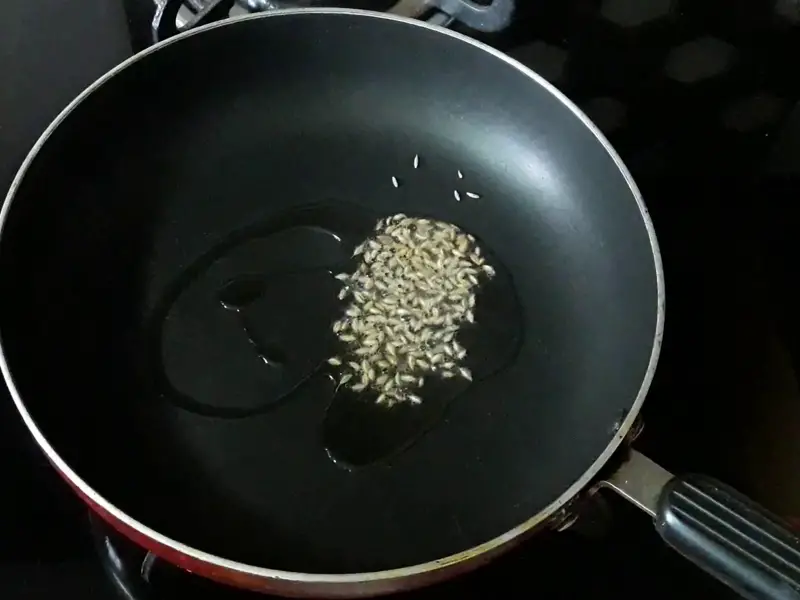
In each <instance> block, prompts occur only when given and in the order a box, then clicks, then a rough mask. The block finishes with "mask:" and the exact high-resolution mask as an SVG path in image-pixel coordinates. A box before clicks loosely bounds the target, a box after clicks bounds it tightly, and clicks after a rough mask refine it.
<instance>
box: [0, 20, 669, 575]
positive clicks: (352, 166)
mask: <svg viewBox="0 0 800 600" xmlns="http://www.w3.org/2000/svg"><path fill="white" fill-rule="evenodd" d="M142 98H145V99H146V102H142V101H141V100H142ZM415 155H419V157H420V159H421V161H420V162H421V164H420V166H419V168H418V169H415V168H414V166H413V164H412V163H413V158H414V156H415ZM458 171H461V173H462V174H463V176H464V177H463V179H459V178H458V175H457V172H458ZM392 177H396V178H397V179H398V182H399V187H397V188H395V187H394V186H393V185H392ZM454 189H461V191H462V192H466V191H472V192H475V193H476V194H479V195H480V198H478V199H470V198H463V197H462V200H461V201H460V202H458V201H456V200H455V198H454V193H453V191H454ZM399 212H402V213H405V214H409V215H424V216H429V217H432V218H436V219H441V220H445V221H450V222H453V223H455V224H456V225H458V226H459V227H461V228H463V229H464V230H466V231H468V232H470V233H473V234H474V235H475V236H476V237H477V238H478V239H479V240H480V242H481V244H483V245H484V246H485V248H486V250H487V252H490V253H491V256H493V257H496V259H497V261H498V262H499V263H500V264H501V265H502V268H503V269H506V270H507V272H508V273H509V275H510V278H511V279H512V280H513V285H514V292H515V295H516V302H517V303H518V308H519V313H518V315H516V316H515V317H514V318H518V319H519V327H518V329H519V331H518V335H517V338H516V339H517V346H516V347H515V348H514V352H513V355H514V360H513V361H510V362H509V363H508V364H505V365H504V368H502V369H501V370H499V372H497V373H495V374H494V375H493V376H491V377H488V378H486V379H484V380H482V381H478V382H476V383H475V384H474V385H472V386H470V387H469V388H468V389H467V390H466V391H465V392H464V393H463V394H461V395H459V396H458V397H457V398H455V399H454V400H453V402H452V403H451V404H450V405H449V406H448V408H447V411H446V413H445V414H444V416H443V417H442V418H441V419H440V420H438V422H436V423H435V424H434V426H433V427H432V428H431V430H430V431H429V432H428V433H427V434H426V435H424V436H422V437H421V438H420V439H418V440H417V441H416V443H414V444H413V445H411V446H410V447H409V448H408V449H406V450H405V451H404V452H402V453H399V454H397V455H396V456H395V457H393V458H392V459H391V460H389V461H386V462H385V463H380V464H376V465H372V466H369V467H365V468H362V469H356V470H353V471H348V470H345V469H342V468H341V467H340V466H337V465H336V464H334V463H333V462H332V461H331V460H330V459H329V458H328V456H327V454H326V452H325V449H324V447H323V445H322V444H321V442H320V428H321V424H322V422H323V419H324V417H325V410H326V406H327V404H328V402H329V401H330V394H329V393H328V391H326V390H327V388H326V387H325V385H324V384H320V383H318V380H317V379H315V378H314V377H306V375H308V373H311V372H316V371H315V369H316V368H317V367H318V364H317V363H314V364H311V363H313V360H318V358H315V359H313V360H311V359H309V360H311V363H308V364H305V363H304V364H305V366H303V367H302V368H301V366H298V367H297V374H298V375H297V377H296V380H297V381H296V382H295V383H298V387H297V389H296V390H294V392H296V393H294V395H290V396H288V399H287V400H286V401H282V402H275V403H274V404H271V405H270V404H269V403H268V402H267V401H268V400H269V398H268V396H269V394H267V393H263V394H262V392H263V390H264V389H265V388H264V387H263V386H267V384H266V383H264V379H263V378H262V373H263V371H256V369H258V368H262V367H263V368H266V367H264V365H260V364H259V356H255V355H252V354H248V352H251V350H252V348H250V347H249V346H248V345H247V340H246V339H245V336H244V335H243V333H242V329H241V327H239V326H238V325H237V324H236V322H235V320H234V319H233V318H231V319H228V317H232V315H231V314H227V313H226V314H225V315H224V316H219V315H220V314H222V313H224V309H223V308H221V307H220V306H219V301H218V298H217V297H216V296H214V295H213V294H212V293H211V292H212V291H213V290H215V289H216V288H214V286H213V285H211V284H208V285H207V283H208V278H217V279H218V280H219V281H217V283H219V282H221V281H222V280H223V279H225V280H226V281H227V280H229V279H230V277H232V276H237V277H238V276H250V275H252V274H254V273H255V274H258V273H259V272H261V271H264V270H271V271H273V272H275V273H279V272H280V273H284V274H287V273H288V274H289V275H286V277H289V279H286V280H283V279H273V280H272V281H273V284H274V285H273V287H272V288H271V292H270V294H271V297H273V298H276V299H277V300H276V302H277V304H275V306H279V307H281V308H279V309H278V308H275V310H274V311H273V313H274V314H271V315H270V319H271V321H269V322H270V323H272V325H271V326H274V327H275V328H278V329H280V335H278V336H277V339H276V340H273V342H274V344H273V346H272V347H271V348H270V349H268V350H265V351H264V352H266V353H268V354H269V353H271V354H270V356H271V357H272V359H273V362H280V361H281V360H285V361H287V362H289V363H290V362H291V361H292V360H293V359H292V356H293V353H296V352H298V349H299V351H300V352H301V353H302V352H303V351H305V350H304V349H308V351H309V352H311V351H313V352H317V353H318V354H319V352H320V344H323V343H325V342H324V340H325V339H326V338H325V336H326V335H327V333H326V332H327V329H325V328H326V323H327V322H328V321H327V319H328V317H329V315H327V314H324V313H321V312H320V311H321V310H323V309H322V307H325V308H324V310H332V309H331V306H332V304H331V302H330V297H331V294H332V293H333V294H335V290H333V288H330V286H327V284H321V283H318V282H316V281H317V280H313V281H311V282H310V283H309V282H305V283H303V282H300V283H298V281H295V280H294V279H291V277H290V275H291V274H292V273H297V272H300V271H302V270H304V269H323V270H324V269H328V268H333V267H334V266H336V265H337V264H338V262H339V261H341V260H346V258H347V254H348V253H349V250H348V248H347V247H346V246H347V244H348V243H350V241H352V240H353V239H355V238H357V237H358V236H359V235H362V234H363V232H364V230H363V225H364V223H367V224H368V225H371V224H372V223H373V222H374V221H373V219H376V218H380V217H382V216H387V215H390V214H395V213H399ZM286 215H300V216H296V218H295V217H291V218H290V217H287V216H286ZM354 215H356V216H354ZM292 219H295V220H292ZM276 236H277V238H276ZM280 236H284V237H283V238H281V237H280ZM276 239H279V240H282V241H276ZM265 240H266V241H265ZM243 248H244V250H243ZM237 253H238V254H237ZM240 255H241V256H240ZM340 255H341V256H340ZM226 261H227V262H226ZM220 265H222V266H220ZM215 269H217V271H214V270H215ZM0 273H2V276H3V277H4V280H5V281H6V282H13V284H11V283H7V289H8V290H9V292H8V293H7V294H5V295H4V302H5V310H4V311H2V312H0V334H1V335H2V344H3V352H4V355H5V358H6V360H7V363H8V366H9V368H10V371H11V373H12V375H13V378H14V382H15V385H16V387H17V389H18V391H19V393H20V395H21V397H22V398H23V400H24V403H25V406H26V408H27V410H28V411H29V412H30V415H31V417H32V418H33V420H34V421H35V423H36V425H37V426H38V427H39V428H40V430H41V431H42V433H43V435H44V436H45V438H46V439H47V440H48V441H49V442H50V444H51V445H52V446H53V448H54V449H55V451H56V452H57V453H58V454H59V455H60V456H61V457H62V458H63V459H64V460H65V461H66V463H67V464H68V465H70V466H71V467H72V468H73V469H74V470H75V472H76V473H78V475H79V476H80V477H82V478H83V479H84V480H85V481H86V482H87V484H88V485H89V486H91V487H92V488H93V489H94V490H96V491H97V492H98V493H99V494H100V495H101V496H102V497H104V498H105V499H107V500H108V501H109V502H111V503H112V504H113V505H115V506H117V507H119V508H120V509H121V510H123V511H125V512H126V513H128V514H129V515H131V516H132V517H133V518H135V519H137V520H139V521H140V522H142V523H144V524H145V525H147V526H149V527H152V528H153V529H155V530H156V531H158V532H160V533H163V534H164V535H166V536H169V537H171V538H173V539H175V540H178V541H180V542H182V543H184V544H187V545H189V546H191V547H195V548H198V549H200V550H203V551H206V552H209V553H211V554H215V555H218V556H221V557H224V558H227V559H232V560H237V561H241V562H244V563H248V564H253V565H257V566H263V567H269V568H274V569H282V570H287V571H296V572H311V573H348V572H366V571H378V570H385V569H390V568H397V567H403V566H408V565H413V564H419V563H422V562H426V561H430V560H434V559H437V558H440V557H443V556H447V555H451V554H454V553H457V552H460V551H463V550H466V549H468V548H471V547H473V546H475V545H478V544H481V543H484V542H487V541H488V540H490V539H493V538H495V537H496V536H499V535H501V534H503V533H505V532H506V531H508V530H510V529H512V528H514V527H516V526H518V525H520V524H521V523H523V522H525V521H526V520H527V519H529V518H531V517H532V516H534V515H536V514H537V513H539V512H540V511H542V510H543V509H545V508H546V507H547V506H548V505H549V504H550V503H551V502H553V501H554V500H556V499H557V498H558V497H559V496H561V495H562V494H563V493H564V492H565V491H566V490H567V489H568V488H569V486H570V485H572V484H573V483H574V482H575V481H577V480H578V479H579V478H580V477H581V475H582V474H584V472H585V471H586V470H587V469H588V468H590V467H591V465H592V464H593V463H594V462H595V460H596V459H597V457H598V456H599V455H600V454H601V453H602V452H603V450H604V449H605V448H606V447H607V446H608V444H609V443H610V442H611V440H612V438H613V436H614V434H615V431H616V429H615V426H616V425H617V424H618V423H619V422H620V421H621V419H622V418H623V417H624V416H625V415H626V414H627V413H628V412H629V411H630V410H631V409H632V408H633V407H634V405H635V403H636V399H637V394H638V393H639V390H640V387H641V385H642V381H643V379H644V378H645V375H646V372H647V370H648V367H649V362H650V356H651V352H652V350H653V344H654V335H655V332H656V329H657V318H658V312H657V307H658V281H657V273H656V264H655V261H654V258H653V248H652V242H651V239H650V237H649V235H648V230H647V228H646V226H645V222H644V220H643V217H642V214H641V212H640V208H639V206H638V205H637V202H636V198H635V195H634V193H633V191H632V190H631V189H630V186H629V183H628V181H627V180H626V178H625V177H624V175H623V173H622V172H620V170H619V167H618V165H617V164H616V162H615V160H614V159H613V157H612V156H611V155H609V154H608V152H607V150H606V148H605V147H604V145H603V144H602V143H601V142H600V141H599V140H598V139H597V137H596V136H595V135H594V133H593V132H592V130H591V129H590V128H588V127H587V126H586V124H585V123H584V122H583V121H582V120H581V119H580V118H579V117H578V116H577V115H576V114H574V113H573V112H572V111H571V110H570V108H569V107H568V106H566V105H565V104H563V102H562V101H561V100H560V99H559V98H558V97H557V96H555V95H553V94H552V93H551V91H549V90H548V89H547V87H546V86H544V85H543V84H542V83H540V82H539V81H537V80H536V79H534V78H531V77H529V76H528V75H527V74H525V73H524V72H522V71H519V70H518V69H517V68H516V67H515V66H513V65H511V64H509V63H507V62H505V61H503V60H501V59H499V58H498V57H497V56H495V55H493V54H491V53H490V52H487V51H486V50H485V49H483V48H482V47H480V46H476V45H473V44H471V43H467V42H465V41H463V40H461V39H459V38H457V37H452V36H451V35H449V34H442V33H440V32H437V31H435V30H433V29H428V28H424V27H418V26H415V25H413V24H410V23H406V22H402V21H395V20H389V19H382V18H367V17H365V16H363V15H361V16H359V15H353V14H345V13H340V14H319V13H313V12H312V13H308V14H291V15H282V16H277V17H267V18H260V19H250V20H244V21H241V22H237V23H232V24H229V25H225V26H222V27H218V28H214V29H211V30H208V31H205V32H203V33H201V34H197V35H192V36H188V37H185V38H183V39H182V40H180V41H178V42H176V43H173V44H169V45H166V46H165V47H163V48H161V49H159V50H158V51H156V52H153V53H151V54H148V55H146V56H144V57H143V58H141V59H140V60H139V61H137V62H133V63H132V64H130V65H129V66H128V67H127V68H125V69H124V70H122V71H120V72H119V73H118V74H116V75H115V76H114V77H112V78H111V79H109V80H108V81H106V82H105V83H103V84H102V85H101V86H100V87H98V88H97V89H96V90H95V91H94V92H93V93H92V94H90V95H89V96H87V97H86V98H85V99H84V100H83V101H82V102H80V103H79V104H78V105H77V106H76V107H75V108H74V110H73V111H72V112H71V113H69V114H68V115H67V116H66V118H65V119H64V120H63V121H62V122H61V123H60V125H59V126H58V127H57V128H56V129H55V130H54V131H53V132H52V135H51V136H50V137H49V139H48V140H47V142H46V143H45V144H44V146H43V147H42V148H41V150H40V151H39V153H38V155H37V156H36V157H35V159H34V160H33V161H32V162H31V163H30V165H29V168H28V171H27V173H26V174H25V177H24V178H23V179H22V181H21V184H20V185H19V187H18V188H17V189H16V193H15V195H14V198H13V207H12V209H11V210H10V212H9V213H8V217H7V220H6V222H5V223H4V226H3V231H2V239H1V240H0ZM226 278H227V279H226ZM290 279H291V281H290ZM275 282H284V283H281V285H277V284H276V283H275ZM195 284H196V286H195ZM284 284H285V290H284V291H285V295H281V294H283V292H282V291H281V290H282V289H284V288H281V286H282V285H284ZM191 286H195V287H194V288H192V289H193V290H194V291H193V292H191V293H192V294H195V297H197V298H200V299H199V300H197V301H196V302H194V303H193V302H189V303H188V304H185V305H180V306H178V305H177V304H176V303H177V302H178V300H176V298H178V297H180V294H181V293H182V291H183V290H184V289H189V287H191ZM332 290H333V291H332ZM203 298H205V299H203ZM278 300H280V301H279V302H278ZM176 306H178V308H176ZM212 306H213V308H211V307H212ZM204 311H207V312H204ZM208 311H210V312H208ZM281 311H286V313H285V314H284V313H283V312H281ZM228 312H229V313H230V311H228ZM211 313H214V316H213V318H211V317H209V318H208V319H206V317H207V316H208V315H210V314H211ZM509 318H511V316H509ZM225 319H228V320H227V321H226V320H225ZM212 321H213V323H211V322H212ZM207 323H211V324H207ZM226 323H227V324H226ZM181 324H183V325H181ZM181 327H182V328H181ZM478 327H480V323H479V324H478ZM170 328H172V329H170ZM167 330H169V331H173V334H169V335H170V336H171V337H170V339H169V344H167V345H168V346H169V348H167V350H165V343H166V342H164V339H163V336H164V335H167V334H165V333H164V332H165V331H167ZM323 330H325V331H324V332H323ZM276 331H277V329H276ZM154 332H155V333H154ZM174 332H178V333H174ZM321 332H322V333H321ZM159 336H162V337H159ZM154 340H155V341H154ZM314 356H317V355H314ZM321 356H324V354H322V355H321ZM287 357H288V358H287ZM261 358H263V357H261ZM168 359H169V360H172V361H173V362H174V364H175V365H177V366H176V367H175V369H176V371H175V372H180V373H182V374H183V375H182V376H183V377H184V380H182V381H184V383H185V386H184V387H185V388H186V386H189V387H188V388H186V389H184V390H183V392H184V393H183V394H182V395H183V396H184V398H183V400H185V401H181V400H179V399H178V398H177V397H173V395H174V394H172V392H174V390H172V391H165V388H164V386H163V385H162V383H163V379H164V372H163V371H164V363H165V362H166V361H167V360H168ZM307 362H308V361H307ZM254 365H256V366H254ZM309 365H310V367H309ZM303 369H305V371H304V370H303ZM254 373H255V375H254ZM264 377H266V375H265V376H264ZM173 383H174V382H173ZM181 385H183V384H181ZM191 386H194V387H191ZM267 387H269V386H267ZM291 387H292V386H291V385H289V386H288V387H287V390H284V391H285V392H287V393H288V392H289V391H291V390H289V388H291ZM190 388H191V389H190ZM187 390H188V391H187ZM187 396H188V398H187ZM201 396H202V398H200V397H201ZM262 396H263V398H262ZM261 399H263V400H264V404H259V402H260V400H261ZM193 401H197V402H196V405H193V404H192V402H193Z"/></svg>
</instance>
